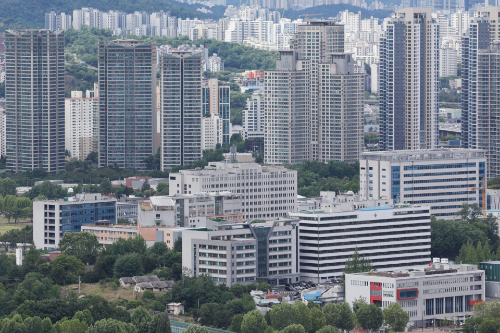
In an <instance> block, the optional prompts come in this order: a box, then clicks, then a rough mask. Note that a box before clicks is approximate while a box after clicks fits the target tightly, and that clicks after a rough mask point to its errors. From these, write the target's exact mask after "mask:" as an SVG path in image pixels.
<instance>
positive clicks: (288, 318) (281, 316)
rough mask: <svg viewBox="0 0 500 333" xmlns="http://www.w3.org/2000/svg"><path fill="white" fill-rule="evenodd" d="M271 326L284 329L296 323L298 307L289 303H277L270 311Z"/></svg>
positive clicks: (278, 329)
mask: <svg viewBox="0 0 500 333" xmlns="http://www.w3.org/2000/svg"><path fill="white" fill-rule="evenodd" d="M269 315H270V317H271V326H272V327H273V328H274V329H275V330H277V331H280V330H283V329H285V327H287V326H290V325H292V324H294V323H295V316H296V315H297V313H296V308H293V307H292V306H291V305H290V304H288V303H281V304H276V305H274V306H273V308H272V309H271V311H270V314H269Z"/></svg>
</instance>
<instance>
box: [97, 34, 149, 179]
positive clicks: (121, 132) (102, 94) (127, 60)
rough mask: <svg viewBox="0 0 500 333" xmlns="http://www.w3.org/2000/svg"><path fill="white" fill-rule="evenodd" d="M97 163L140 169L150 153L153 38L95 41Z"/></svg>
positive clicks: (102, 165)
mask: <svg viewBox="0 0 500 333" xmlns="http://www.w3.org/2000/svg"><path fill="white" fill-rule="evenodd" d="M98 52H99V166H100V167H105V166H108V165H110V166H113V165H116V166H118V167H120V168H128V169H135V170H145V169H146V165H145V163H144V161H143V160H144V158H146V157H147V156H149V155H151V154H154V153H156V151H157V149H158V142H157V135H156V121H157V120H156V67H155V65H156V42H155V41H151V42H142V41H138V40H114V41H100V42H99V51H98Z"/></svg>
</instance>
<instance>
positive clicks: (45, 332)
mask: <svg viewBox="0 0 500 333" xmlns="http://www.w3.org/2000/svg"><path fill="white" fill-rule="evenodd" d="M40 333H52V322H51V321H50V319H49V318H45V319H44V320H42V328H41V330H40Z"/></svg>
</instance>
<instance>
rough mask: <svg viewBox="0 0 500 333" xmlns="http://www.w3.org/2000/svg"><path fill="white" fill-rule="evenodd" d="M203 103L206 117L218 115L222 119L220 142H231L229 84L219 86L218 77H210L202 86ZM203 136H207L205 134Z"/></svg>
mask: <svg viewBox="0 0 500 333" xmlns="http://www.w3.org/2000/svg"><path fill="white" fill-rule="evenodd" d="M202 103H203V106H202V107H203V116H204V117H208V116H210V115H216V116H218V117H219V119H220V121H221V126H222V132H221V136H222V141H220V142H218V143H220V144H223V143H225V144H229V139H230V138H231V122H230V119H229V118H230V115H229V109H230V107H231V102H230V95H229V86H219V83H218V79H209V80H208V81H207V83H206V84H205V86H204V87H203V88H202ZM203 138H205V137H204V136H203ZM211 149H214V148H211Z"/></svg>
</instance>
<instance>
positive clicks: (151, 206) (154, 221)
mask: <svg viewBox="0 0 500 333" xmlns="http://www.w3.org/2000/svg"><path fill="white" fill-rule="evenodd" d="M176 226H177V225H176V212H175V203H174V201H172V199H170V198H168V197H163V196H159V197H151V198H150V200H149V201H141V202H139V204H138V215H137V231H138V232H139V234H140V235H141V236H142V237H143V238H144V240H145V241H146V244H147V245H148V246H152V245H153V244H154V243H155V242H156V231H157V230H158V229H164V228H173V227H176Z"/></svg>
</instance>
